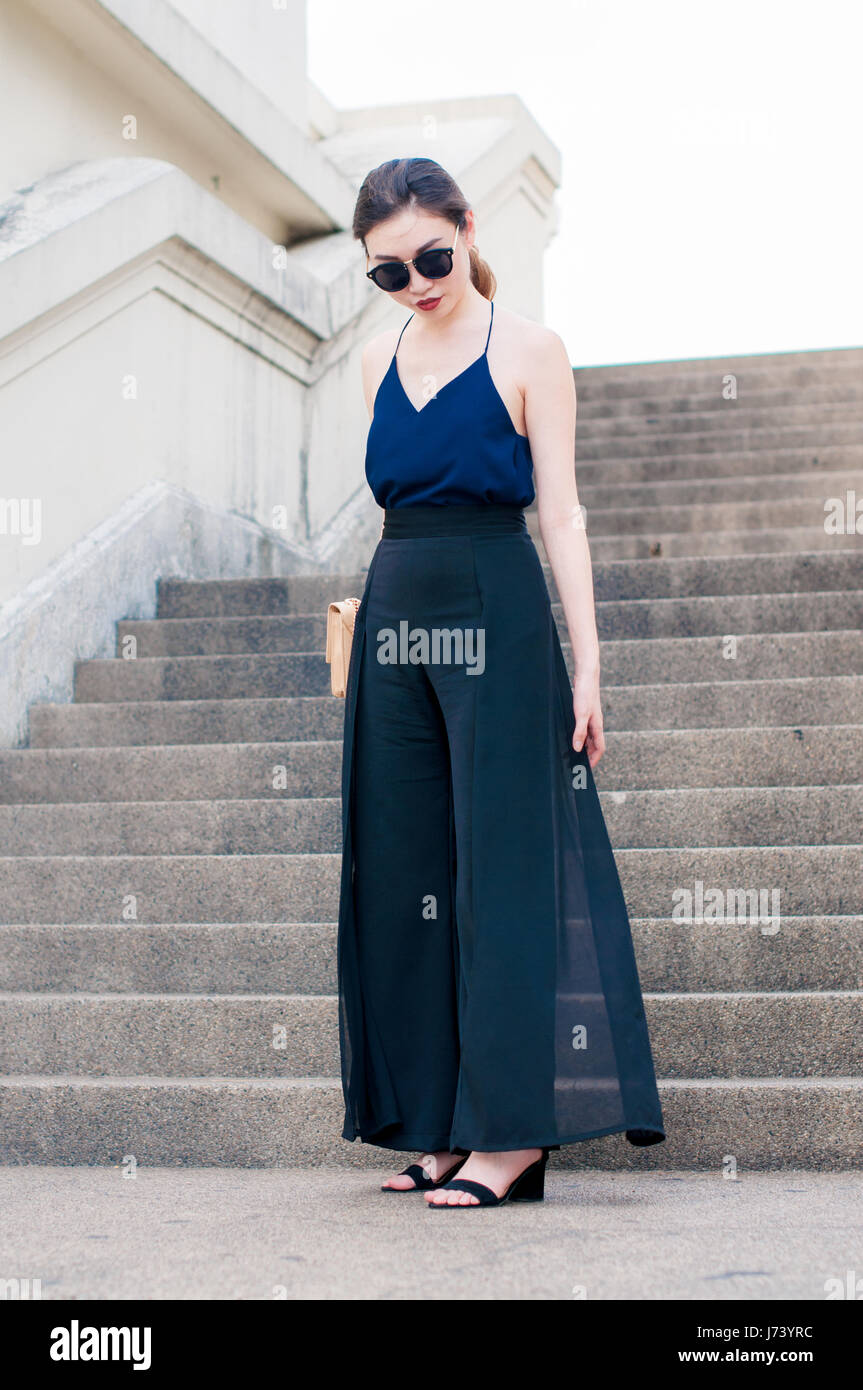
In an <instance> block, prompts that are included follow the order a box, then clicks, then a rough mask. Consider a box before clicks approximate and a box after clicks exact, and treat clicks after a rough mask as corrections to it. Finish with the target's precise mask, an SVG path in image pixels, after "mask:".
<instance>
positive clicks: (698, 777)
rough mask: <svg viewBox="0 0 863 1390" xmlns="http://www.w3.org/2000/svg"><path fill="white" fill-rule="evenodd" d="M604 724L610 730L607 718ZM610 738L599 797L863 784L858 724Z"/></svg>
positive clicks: (726, 727) (727, 725)
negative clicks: (614, 793) (611, 793)
mask: <svg viewBox="0 0 863 1390" xmlns="http://www.w3.org/2000/svg"><path fill="white" fill-rule="evenodd" d="M665 688H666V689H667V687H665ZM657 689H660V687H657ZM738 703H739V702H738ZM740 714H741V711H740V709H739V708H738V717H739V716H740ZM605 727H606V733H608V732H609V727H610V726H609V723H608V719H606V723H605ZM611 735H612V736H611V737H610V738H609V739H608V747H607V750H606V753H605V756H604V757H603V759H602V761H601V762H600V764H599V766H598V767H597V769H596V774H595V776H596V783H597V786H598V787H599V789H600V791H601V792H604V791H622V792H630V791H633V790H636V789H646V790H650V789H657V790H660V789H665V788H675V789H678V790H681V789H684V788H693V789H698V788H705V787H732V788H738V787H740V788H743V787H747V788H752V787H774V788H779V787H789V786H798V787H799V786H830V785H832V786H836V785H842V784H846V785H847V784H849V783H853V784H855V785H856V784H857V783H859V782H861V781H863V776H861V774H863V726H861V725H847V726H834V727H832V728H828V727H825V726H820V727H819V726H817V725H805V724H800V725H798V726H796V727H790V726H789V727H787V728H781V727H776V728H746V727H741V726H739V725H738V726H736V727H735V726H734V725H733V724H732V723H731V722H730V720H726V721H724V722H721V723H720V724H719V725H718V726H717V727H715V728H702V729H653V728H645V729H638V730H614V729H612V730H611ZM855 838H857V837H856V836H855Z"/></svg>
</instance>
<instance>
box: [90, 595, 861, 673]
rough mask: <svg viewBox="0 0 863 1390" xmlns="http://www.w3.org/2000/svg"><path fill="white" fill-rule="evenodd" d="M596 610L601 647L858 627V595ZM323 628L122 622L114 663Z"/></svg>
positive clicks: (319, 619)
mask: <svg viewBox="0 0 863 1390" xmlns="http://www.w3.org/2000/svg"><path fill="white" fill-rule="evenodd" d="M596 610H597V611H596V620H597V629H598V631H599V636H600V639H601V640H602V639H605V640H609V639H613V638H631V637H702V636H708V635H710V634H713V633H716V634H722V635H724V634H725V633H729V632H737V633H743V632H801V631H808V632H812V631H828V630H837V629H840V628H861V627H863V589H857V590H841V589H840V590H834V591H833V592H828V593H820V594H776V595H767V596H761V595H757V594H755V595H742V596H733V595H732V596H731V597H730V598H717V597H715V596H714V597H709V598H692V599H625V600H622V601H621V602H619V603H599V604H597V605H596ZM553 612H554V618H555V621H556V622H557V626H558V631H559V632H560V634H561V640H562V641H564V640H565V637H566V634H565V618H564V613H563V606H562V605H561V604H560V603H555V604H554V605H553ZM326 628H327V622H326V616H325V615H324V614H317V613H310V614H303V615H294V616H291V615H283V616H273V617H265V618H155V619H144V618H124V619H122V620H121V621H120V622H119V623H118V624H117V651H116V655H117V656H118V657H121V656H122V655H123V649H124V645H125V644H127V643H128V641H129V639H130V638H133V639H134V642H135V648H134V650H135V652H136V653H137V659H140V658H142V657H157V656H158V657H165V656H216V655H239V654H241V653H247V652H248V653H273V652H291V651H307V652H308V651H322V650H323V649H324V647H325V645H326ZM127 650H129V648H128V647H127Z"/></svg>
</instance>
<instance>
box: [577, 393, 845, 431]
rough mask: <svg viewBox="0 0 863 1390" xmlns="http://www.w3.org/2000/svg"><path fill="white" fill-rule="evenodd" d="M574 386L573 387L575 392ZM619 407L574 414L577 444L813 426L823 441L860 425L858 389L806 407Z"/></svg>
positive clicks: (732, 403)
mask: <svg viewBox="0 0 863 1390" xmlns="http://www.w3.org/2000/svg"><path fill="white" fill-rule="evenodd" d="M577 391H578V387H577V386H576V392H577ZM630 405H631V403H630V402H628V401H627V402H625V403H624V408H622V409H618V410H615V411H610V412H607V413H606V414H599V415H597V414H593V413H590V412H589V411H587V412H585V413H584V414H582V412H581V411H580V410H579V411H578V423H577V436H578V438H579V440H580V441H581V442H583V441H584V440H585V439H589V440H591V441H593V440H598V439H601V438H603V437H605V438H616V439H641V438H650V437H651V436H654V435H662V436H668V435H685V434H698V435H706V434H709V435H711V436H714V435H715V436H716V437H718V438H722V436H723V434H725V433H729V434H730V433H732V432H735V433H736V432H739V431H741V430H752V431H754V430H776V429H795V428H800V427H805V426H807V425H813V426H816V425H817V426H818V428H819V429H820V430H821V432H822V434H823V435H824V436H826V437H828V438H829V437H830V436H832V433H833V431H834V429H837V428H839V429H841V428H842V427H843V426H847V425H849V424H851V425H854V424H856V425H858V426H859V425H860V423H861V422H863V391H861V392H860V393H859V395H858V396H857V398H856V399H850V400H849V399H846V400H840V401H825V400H814V401H809V402H807V403H805V404H803V403H801V402H796V403H795V404H793V405H789V404H784V405H780V404H776V403H775V402H771V401H768V400H762V401H761V402H760V403H758V402H755V401H752V402H749V401H747V400H746V398H744V397H739V396H738V398H737V400H722V398H721V396H720V395H719V393H718V392H717V394H716V396H715V397H714V400H713V401H712V402H711V404H710V407H709V408H708V409H700V410H699V409H695V408H693V409H691V410H678V409H675V407H674V404H673V401H671V400H668V401H662V402H660V401H657V402H656V407H657V408H656V409H655V410H653V411H648V410H638V409H632V408H630Z"/></svg>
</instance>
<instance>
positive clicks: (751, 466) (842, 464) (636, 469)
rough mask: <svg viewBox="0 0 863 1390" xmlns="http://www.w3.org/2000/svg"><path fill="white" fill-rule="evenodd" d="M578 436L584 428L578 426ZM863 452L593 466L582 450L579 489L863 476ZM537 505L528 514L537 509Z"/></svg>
mask: <svg viewBox="0 0 863 1390" xmlns="http://www.w3.org/2000/svg"><path fill="white" fill-rule="evenodd" d="M576 434H578V426H576ZM861 464H863V447H861V444H860V442H859V440H858V441H855V442H852V443H850V444H823V445H821V446H820V447H819V448H817V449H812V448H808V447H806V446H805V445H804V447H803V448H790V449H756V450H752V449H737V450H733V449H726V450H723V452H722V453H721V454H704V453H683V454H663V455H661V456H660V457H657V458H628V457H622V458H619V459H615V460H609V459H603V460H602V461H600V462H598V463H591V462H590V461H589V460H587V459H583V458H582V457H581V449H580V447H578V446H577V447H576V476H577V478H578V485H579V488H582V487H593V486H600V487H604V486H610V485H618V486H619V485H621V484H637V483H661V482H681V483H686V482H698V481H700V482H712V481H714V480H722V479H733V478H739V477H747V478H751V477H758V476H764V475H766V476H769V475H771V474H776V473H782V474H786V475H787V474H790V475H792V476H796V475H798V474H804V473H815V472H819V473H820V472H823V473H833V472H843V471H851V472H859V470H860V467H861ZM535 508H536V503H535V502H534V503H532V504H531V507H529V508H528V509H527V510H528V511H530V510H535Z"/></svg>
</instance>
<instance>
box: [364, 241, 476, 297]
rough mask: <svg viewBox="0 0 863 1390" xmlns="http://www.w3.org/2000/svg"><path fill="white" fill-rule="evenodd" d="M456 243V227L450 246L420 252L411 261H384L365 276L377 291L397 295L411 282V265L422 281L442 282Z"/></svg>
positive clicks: (450, 263)
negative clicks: (414, 267)
mask: <svg viewBox="0 0 863 1390" xmlns="http://www.w3.org/2000/svg"><path fill="white" fill-rule="evenodd" d="M457 241H458V227H456V229H455V241H453V244H452V246H433V247H432V248H431V250H430V251H423V252H421V253H420V255H419V256H415V257H414V259H413V260H412V261H384V263H383V265H376V266H375V268H374V270H367V271H366V276H367V277H368V279H369V280H373V281H374V283H375V284H376V285H377V287H378V289H379V290H386V291H387V293H388V294H397V293H398V291H399V290H406V289H407V287H408V285H409V284H410V282H411V273H410V270H409V269H408V267H409V266H412V265H415V266H416V268H417V270H418V271H419V273H420V275H421V276H422V277H423V279H424V280H442V279H443V277H444V276H445V275H449V273H450V271H451V270H452V253H453V251H454V250H455V245H456V242H457Z"/></svg>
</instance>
